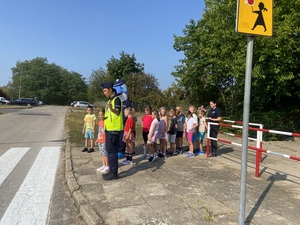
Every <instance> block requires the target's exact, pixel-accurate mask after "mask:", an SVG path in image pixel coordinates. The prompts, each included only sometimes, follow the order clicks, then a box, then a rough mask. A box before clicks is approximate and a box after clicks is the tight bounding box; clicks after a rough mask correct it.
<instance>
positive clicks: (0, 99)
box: [0, 97, 10, 105]
mask: <svg viewBox="0 0 300 225" xmlns="http://www.w3.org/2000/svg"><path fill="white" fill-rule="evenodd" d="M0 104H6V105H9V104H10V101H8V100H6V99H5V98H4V97H0Z"/></svg>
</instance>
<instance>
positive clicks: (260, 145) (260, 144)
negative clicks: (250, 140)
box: [258, 124, 264, 162]
mask: <svg viewBox="0 0 300 225" xmlns="http://www.w3.org/2000/svg"><path fill="white" fill-rule="evenodd" d="M259 128H260V129H263V128H264V125H262V124H261V125H260V126H259ZM258 133H259V147H258V148H259V149H262V147H263V146H262V140H263V132H262V131H261V130H260V131H258ZM259 153H260V154H259V162H262V151H259Z"/></svg>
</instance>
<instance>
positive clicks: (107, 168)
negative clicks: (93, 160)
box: [101, 166, 109, 173]
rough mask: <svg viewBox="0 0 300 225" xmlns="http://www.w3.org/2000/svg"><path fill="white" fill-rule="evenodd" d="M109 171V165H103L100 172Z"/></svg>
mask: <svg viewBox="0 0 300 225" xmlns="http://www.w3.org/2000/svg"><path fill="white" fill-rule="evenodd" d="M107 172H109V166H105V167H104V168H103V169H102V170H101V173H107Z"/></svg>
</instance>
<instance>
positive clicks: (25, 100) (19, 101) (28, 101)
mask: <svg viewBox="0 0 300 225" xmlns="http://www.w3.org/2000/svg"><path fill="white" fill-rule="evenodd" d="M10 104H12V105H31V106H37V102H36V101H35V100H34V99H32V98H18V99H15V100H13V101H11V103H10Z"/></svg>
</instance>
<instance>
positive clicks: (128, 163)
mask: <svg viewBox="0 0 300 225" xmlns="http://www.w3.org/2000/svg"><path fill="white" fill-rule="evenodd" d="M122 164H123V165H130V164H132V161H130V160H123V161H122Z"/></svg>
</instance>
